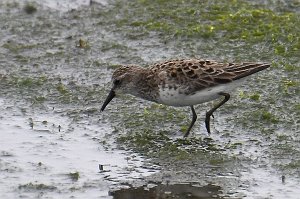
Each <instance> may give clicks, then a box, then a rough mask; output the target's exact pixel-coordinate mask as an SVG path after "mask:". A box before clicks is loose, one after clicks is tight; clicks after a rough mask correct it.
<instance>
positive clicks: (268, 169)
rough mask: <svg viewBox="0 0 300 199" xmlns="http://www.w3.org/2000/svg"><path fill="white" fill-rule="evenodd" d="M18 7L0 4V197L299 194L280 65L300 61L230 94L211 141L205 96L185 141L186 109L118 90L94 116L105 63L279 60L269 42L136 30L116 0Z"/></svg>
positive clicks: (291, 111)
mask: <svg viewBox="0 0 300 199" xmlns="http://www.w3.org/2000/svg"><path fill="white" fill-rule="evenodd" d="M15 2H16V4H13V3H12V2H10V1H2V2H1V4H0V5H1V7H0V14H1V19H0V21H1V22H2V23H1V24H0V25H1V29H0V46H1V47H0V89H1V90H0V95H1V96H0V136H1V139H0V172H1V175H0V198H18V197H22V198H69V197H72V198H134V197H137V196H138V197H140V198H142V197H143V198H147V197H148V198H151V197H152V198H155V197H158V198H168V197H169V198H170V197H173V198H297V197H298V195H299V194H300V189H298V187H299V186H300V180H299V179H300V178H299V176H300V175H299V160H300V156H299V154H300V153H299V143H300V142H299V140H300V139H299V134H298V132H299V116H297V113H299V111H298V112H297V110H298V109H299V107H298V106H297V104H296V103H297V101H298V102H299V95H297V93H298V92H299V90H297V77H298V76H297V73H298V70H295V71H294V72H293V71H288V70H287V69H286V68H284V67H283V65H284V64H286V65H288V64H290V65H291V66H294V65H295V67H296V68H297V67H299V65H297V62H295V61H291V60H296V59H295V58H294V57H290V58H285V60H287V61H286V62H287V63H285V62H282V65H280V66H277V67H272V68H271V69H269V70H268V71H265V73H261V74H259V75H258V76H256V77H253V78H252V79H251V78H250V80H249V81H248V82H247V84H246V85H245V86H243V87H241V88H240V90H237V91H236V92H235V94H233V95H232V98H231V100H230V101H229V103H228V104H226V105H225V106H224V108H223V109H220V110H219V111H218V112H216V113H215V118H214V119H212V121H211V122H212V123H211V125H212V131H213V132H212V135H211V136H208V135H207V134H206V131H205V127H204V122H203V120H204V114H205V111H206V110H208V109H209V107H210V106H211V103H207V104H204V105H199V106H197V107H196V112H197V113H198V116H199V119H198V121H197V123H196V126H195V127H194V129H193V132H192V138H190V139H187V140H182V139H181V137H182V132H181V129H180V128H182V126H184V125H186V124H187V123H188V122H189V119H190V118H189V117H190V113H189V112H188V111H187V110H186V109H184V108H178V109H174V108H170V107H165V106H159V105H155V104H153V103H149V102H145V101H143V100H139V99H135V98H132V97H130V96H121V97H120V98H118V99H115V100H113V101H112V102H111V104H109V106H108V107H107V110H106V111H105V112H103V113H101V112H100V110H99V107H101V104H102V102H103V100H104V99H105V97H106V95H107V92H108V90H109V86H110V84H109V81H110V75H111V72H112V70H111V69H113V68H115V67H116V65H118V64H123V63H126V64H142V65H143V64H149V63H152V62H156V61H161V60H165V59H169V58H174V57H175V58H177V57H198V55H200V54H201V56H204V57H211V58H214V59H216V58H219V59H225V60H234V59H235V58H236V59H246V58H248V57H252V58H253V59H256V58H257V59H263V58H266V59H267V60H280V59H281V58H280V57H279V56H277V55H274V53H272V51H271V53H270V52H265V50H266V48H271V47H270V46H267V45H266V44H261V43H259V44H257V46H258V48H259V51H254V50H255V48H256V47H254V46H251V44H245V43H247V42H245V43H243V42H240V43H234V41H231V42H229V44H228V42H227V43H226V42H225V43H224V42H223V41H221V42H219V43H218V42H217V41H215V40H214V39H211V38H208V39H207V38H203V37H201V38H199V39H198V38H197V41H196V42H195V38H192V37H191V38H189V37H186V38H185V37H184V36H183V38H180V37H174V38H175V39H172V36H170V35H167V36H161V35H164V33H159V31H157V32H158V33H157V32H155V31H152V32H151V31H150V32H147V31H145V29H143V30H142V31H141V30H140V29H138V31H134V30H135V29H134V28H136V27H134V28H133V27H130V26H128V25H126V23H125V22H126V20H129V19H130V17H131V16H130V15H131V13H134V12H133V11H136V10H137V11H136V13H135V14H139V11H140V10H139V9H140V8H138V7H137V8H136V7H134V6H133V7H131V6H130V4H126V3H124V2H123V3H124V4H122V3H121V4H120V2H117V4H116V5H115V4H114V3H115V1H102V0H99V1H93V3H92V4H91V1H79V0H78V1H67V0H66V1H50V0H49V1H48V0H45V1H37V2H33V3H31V4H30V5H33V6H35V7H36V8H37V10H36V11H35V12H34V13H26V12H28V11H26V12H25V9H24V6H25V5H26V2H25V1H15ZM95 2H96V3H95ZM141 2H143V1H139V3H141ZM258 3H259V2H258ZM273 3H274V2H273ZM290 4H291V5H292V6H291V7H287V8H286V9H290V10H291V11H294V10H296V8H297V7H296V6H297V2H293V3H290ZM137 5H138V6H140V5H139V4H137ZM155 5H156V4H155V2H154V3H153V6H154V8H155ZM145 6H147V5H145ZM274 6H275V7H276V4H272V8H273V7H274ZM31 9H32V8H31ZM134 9H136V10H134ZM145 9H149V8H148V7H146V8H145ZM215 9H217V7H216V8H215ZM274 9H276V8H274ZM150 10H151V9H150ZM152 10H155V9H152ZM106 11H110V12H109V13H106ZM131 11H132V12H131ZM114 12H116V13H118V15H115V14H114ZM256 12H257V11H256ZM256 12H255V13H256ZM188 13H189V12H188ZM258 13H259V12H258ZM154 14H155V13H154ZM166 14H169V13H166ZM115 16H116V17H115ZM137 17H138V16H137ZM137 21H138V20H137ZM122 23H125V25H123V24H122ZM129 24H130V23H129ZM152 25H153V24H152ZM148 26H151V24H150V25H149V24H148ZM296 28H297V27H296ZM173 36H174V35H173ZM80 40H81V41H82V42H83V45H86V46H85V47H84V46H83V47H80V44H79V43H80V42H79V41H80ZM232 42H233V43H232ZM266 43H267V42H266ZM215 45H217V46H218V45H221V46H220V47H219V48H213V46H215ZM252 48H253V49H254V50H251V49H252ZM235 55H237V57H235ZM286 56H287V55H286ZM298 64H299V62H298ZM285 67H287V66H285ZM292 69H293V68H292V67H290V68H289V70H292ZM275 81H276V83H274V82H275ZM295 82H296V83H295ZM257 83H259V85H260V86H257V85H256V84H257ZM270 93H275V94H272V95H270ZM255 94H258V98H259V100H257V95H255ZM297 96H298V97H297ZM253 99H256V100H253ZM297 107H298V109H297ZM162 121H163V122H162ZM149 143H150V144H149Z"/></svg>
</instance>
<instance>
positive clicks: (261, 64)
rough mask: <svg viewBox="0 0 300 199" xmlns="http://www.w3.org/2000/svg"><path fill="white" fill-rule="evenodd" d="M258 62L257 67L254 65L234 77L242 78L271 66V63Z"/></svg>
mask: <svg viewBox="0 0 300 199" xmlns="http://www.w3.org/2000/svg"><path fill="white" fill-rule="evenodd" d="M256 64H257V66H256V67H253V68H252V69H250V70H247V71H245V72H243V73H241V74H240V75H238V76H236V77H235V78H234V80H237V79H241V78H243V77H247V76H249V75H252V74H254V73H257V72H259V71H262V70H265V69H267V68H269V67H270V66H271V64H270V63H256Z"/></svg>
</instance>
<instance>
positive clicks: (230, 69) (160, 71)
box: [101, 59, 270, 137]
mask: <svg viewBox="0 0 300 199" xmlns="http://www.w3.org/2000/svg"><path fill="white" fill-rule="evenodd" d="M268 67H270V64H268V63H254V62H243V63H220V62H216V61H212V60H202V59H178V60H170V61H165V62H162V63H157V64H154V65H152V66H149V67H147V68H145V67H140V66H135V65H130V66H122V67H120V68H118V69H116V70H115V71H114V73H113V75H112V89H111V91H110V92H109V94H108V96H107V98H106V100H105V101H104V103H103V106H102V107H101V111H104V109H105V107H106V106H107V105H108V103H109V102H110V101H111V100H112V99H113V98H114V97H115V96H116V95H118V94H119V93H125V94H131V95H134V96H136V97H140V98H142V99H145V100H149V101H152V102H156V103H159V104H165V105H168V106H175V107H181V106H189V107H190V108H191V111H192V121H191V123H190V125H189V127H188V129H187V131H186V132H185V134H184V137H187V136H188V135H189V133H190V131H191V129H192V127H193V126H194V124H195V122H196V120H197V114H196V112H195V109H194V105H196V104H201V103H204V102H208V101H211V100H215V99H217V98H220V97H222V96H223V97H224V99H223V100H222V101H221V102H219V103H218V104H217V105H216V106H214V107H213V108H212V109H210V110H209V111H208V112H206V118H205V127H206V130H207V132H208V134H210V133H211V131H210V117H211V116H213V113H214V111H216V110H217V109H218V108H220V107H221V106H222V105H223V104H225V103H226V102H227V101H228V100H229V98H230V94H229V92H231V91H232V90H233V89H234V88H236V87H238V86H239V85H240V84H241V82H242V81H244V80H245V79H246V77H247V76H249V75H252V74H254V73H257V72H259V71H261V70H264V69H266V68H268Z"/></svg>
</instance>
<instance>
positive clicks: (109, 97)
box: [101, 89, 116, 111]
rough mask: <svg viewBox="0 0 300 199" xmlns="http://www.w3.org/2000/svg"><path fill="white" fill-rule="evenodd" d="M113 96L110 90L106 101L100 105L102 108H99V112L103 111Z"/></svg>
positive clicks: (112, 91) (113, 93)
mask: <svg viewBox="0 0 300 199" xmlns="http://www.w3.org/2000/svg"><path fill="white" fill-rule="evenodd" d="M115 96H116V93H115V91H114V90H113V89H112V90H111V91H110V92H109V94H108V96H107V98H106V100H105V101H104V103H103V105H102V107H101V111H104V109H105V107H106V106H107V104H108V103H109V102H110V101H111V100H112V99H113V98H114V97H115Z"/></svg>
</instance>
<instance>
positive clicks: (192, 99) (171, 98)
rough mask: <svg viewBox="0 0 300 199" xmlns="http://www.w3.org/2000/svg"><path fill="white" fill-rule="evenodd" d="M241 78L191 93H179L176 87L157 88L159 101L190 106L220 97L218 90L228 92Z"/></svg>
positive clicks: (239, 82) (170, 104) (171, 104)
mask: <svg viewBox="0 0 300 199" xmlns="http://www.w3.org/2000/svg"><path fill="white" fill-rule="evenodd" d="M241 81H242V80H238V81H234V82H232V83H228V84H220V85H218V86H214V87H210V88H206V89H203V90H201V91H198V92H196V93H195V94H193V95H185V94H183V93H179V90H178V89H176V90H175V89H167V88H168V87H167V86H166V88H165V89H163V88H161V87H160V88H159V97H160V99H159V101H158V102H159V103H161V104H166V105H169V106H191V105H196V104H201V103H204V102H208V101H211V100H214V99H217V98H219V97H221V95H220V94H219V93H220V92H225V93H228V92H230V91H232V90H233V89H235V88H236V87H237V86H239V85H240V84H241Z"/></svg>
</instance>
